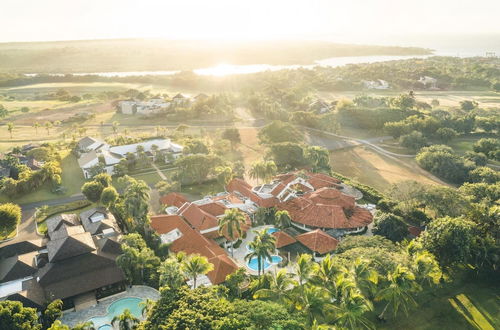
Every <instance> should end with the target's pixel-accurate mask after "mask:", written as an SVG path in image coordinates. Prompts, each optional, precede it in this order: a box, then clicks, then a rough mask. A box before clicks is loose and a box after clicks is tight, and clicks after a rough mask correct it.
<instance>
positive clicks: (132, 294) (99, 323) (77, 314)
mask: <svg viewBox="0 0 500 330" xmlns="http://www.w3.org/2000/svg"><path fill="white" fill-rule="evenodd" d="M159 298H160V293H159V292H158V291H157V290H156V289H153V288H151V287H148V286H142V285H134V286H132V287H131V288H128V289H127V291H125V292H121V293H118V294H116V295H114V296H111V297H107V298H104V299H101V300H99V301H98V303H97V305H94V306H92V307H89V308H87V309H84V310H80V311H67V312H64V314H63V316H62V317H61V322H62V323H63V324H66V325H68V326H70V327H74V326H75V325H77V324H79V323H83V322H87V321H92V322H93V323H94V327H95V329H98V330H108V329H113V326H112V325H111V320H112V319H113V317H114V316H117V315H120V314H122V313H123V311H124V310H125V309H129V310H130V312H131V313H132V314H133V315H134V316H136V317H137V318H139V319H142V306H141V305H140V304H141V302H143V301H145V300H146V299H151V300H155V301H156V300H158V299H159Z"/></svg>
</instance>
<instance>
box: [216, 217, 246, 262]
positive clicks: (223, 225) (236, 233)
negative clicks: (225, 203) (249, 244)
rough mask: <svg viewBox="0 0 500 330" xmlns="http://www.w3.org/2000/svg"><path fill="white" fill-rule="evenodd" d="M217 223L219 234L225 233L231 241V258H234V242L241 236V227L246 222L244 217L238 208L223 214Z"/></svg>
mask: <svg viewBox="0 0 500 330" xmlns="http://www.w3.org/2000/svg"><path fill="white" fill-rule="evenodd" d="M218 221H219V234H222V233H223V232H224V231H226V232H227V235H228V236H229V238H230V240H231V256H232V257H233V256H234V241H235V239H236V238H238V237H242V236H243V231H242V229H241V227H242V226H243V225H244V224H245V222H246V221H247V217H246V215H245V214H244V213H243V212H241V211H240V210H239V209H238V208H231V209H228V210H226V211H225V212H224V216H223V217H221V218H219V219H218Z"/></svg>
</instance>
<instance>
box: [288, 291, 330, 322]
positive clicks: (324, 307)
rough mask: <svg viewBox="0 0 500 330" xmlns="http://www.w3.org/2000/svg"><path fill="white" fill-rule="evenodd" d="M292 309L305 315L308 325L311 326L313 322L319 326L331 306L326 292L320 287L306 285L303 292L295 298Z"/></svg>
mask: <svg viewBox="0 0 500 330" xmlns="http://www.w3.org/2000/svg"><path fill="white" fill-rule="evenodd" d="M294 308H295V309H296V310H297V311H299V312H302V313H303V314H304V315H305V317H306V319H307V324H308V325H312V324H313V323H314V321H315V320H316V321H317V322H318V323H320V324H321V323H324V320H325V317H326V314H327V313H328V311H329V310H331V309H332V305H331V304H330V297H329V295H328V291H327V290H325V289H324V288H322V287H320V286H315V285H306V286H305V287H304V290H303V292H302V293H301V294H298V295H297V296H295V301H294Z"/></svg>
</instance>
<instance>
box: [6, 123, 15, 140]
mask: <svg viewBox="0 0 500 330" xmlns="http://www.w3.org/2000/svg"><path fill="white" fill-rule="evenodd" d="M7 130H8V131H9V133H10V138H11V139H12V131H13V130H14V124H13V123H7Z"/></svg>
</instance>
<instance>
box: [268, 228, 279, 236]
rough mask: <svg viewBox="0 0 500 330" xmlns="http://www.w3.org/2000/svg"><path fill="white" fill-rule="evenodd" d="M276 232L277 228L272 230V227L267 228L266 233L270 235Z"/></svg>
mask: <svg viewBox="0 0 500 330" xmlns="http://www.w3.org/2000/svg"><path fill="white" fill-rule="evenodd" d="M277 231H279V229H278V228H274V227H271V228H267V233H268V234H272V233H275V232H277Z"/></svg>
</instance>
